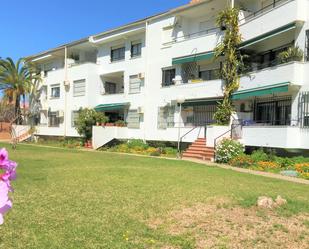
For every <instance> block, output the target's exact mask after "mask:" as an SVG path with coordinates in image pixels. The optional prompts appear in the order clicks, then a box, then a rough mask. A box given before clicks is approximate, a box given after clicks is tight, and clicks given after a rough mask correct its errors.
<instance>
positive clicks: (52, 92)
mask: <svg viewBox="0 0 309 249" xmlns="http://www.w3.org/2000/svg"><path fill="white" fill-rule="evenodd" d="M55 88H59V96H55V94H54V89H55ZM60 97H61V87H60V84H54V85H51V86H50V98H51V99H59V98H60Z"/></svg>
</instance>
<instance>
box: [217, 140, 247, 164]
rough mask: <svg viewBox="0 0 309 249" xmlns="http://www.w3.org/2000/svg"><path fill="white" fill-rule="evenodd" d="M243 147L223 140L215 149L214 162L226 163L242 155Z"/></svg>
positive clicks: (237, 143) (236, 142)
mask: <svg viewBox="0 0 309 249" xmlns="http://www.w3.org/2000/svg"><path fill="white" fill-rule="evenodd" d="M243 152H244V146H243V145H242V144H241V143H239V142H238V141H235V140H231V139H223V140H222V141H221V142H220V143H219V145H218V146H217V149H216V161H217V162H218V163H228V162H230V161H231V160H232V159H233V158H235V157H237V156H239V155H241V154H243Z"/></svg>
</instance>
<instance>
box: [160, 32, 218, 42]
mask: <svg viewBox="0 0 309 249" xmlns="http://www.w3.org/2000/svg"><path fill="white" fill-rule="evenodd" d="M219 31H220V29H219V28H211V29H207V30H202V31H199V32H195V33H191V34H188V35H183V36H179V37H176V38H173V40H172V41H170V42H166V43H164V44H163V45H164V46H168V45H172V44H174V43H177V42H181V41H185V40H189V39H193V38H198V37H201V36H206V35H209V34H215V33H217V32H219Z"/></svg>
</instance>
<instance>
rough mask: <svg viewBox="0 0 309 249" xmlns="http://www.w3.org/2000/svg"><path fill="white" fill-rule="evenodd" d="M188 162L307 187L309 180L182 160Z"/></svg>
mask: <svg viewBox="0 0 309 249" xmlns="http://www.w3.org/2000/svg"><path fill="white" fill-rule="evenodd" d="M183 160H185V161H188V162H195V163H199V164H205V165H207V166H214V167H219V168H222V169H230V170H233V171H237V172H241V173H247V174H251V175H258V176H265V177H269V178H275V179H280V180H285V181H289V182H296V183H301V184H306V185H309V180H305V179H302V178H295V177H290V176H283V175H280V174H275V173H270V172H263V171H256V170H251V169H243V168H237V167H232V166H229V165H226V164H218V163H213V162H208V161H202V160H198V159H187V158H186V159H183Z"/></svg>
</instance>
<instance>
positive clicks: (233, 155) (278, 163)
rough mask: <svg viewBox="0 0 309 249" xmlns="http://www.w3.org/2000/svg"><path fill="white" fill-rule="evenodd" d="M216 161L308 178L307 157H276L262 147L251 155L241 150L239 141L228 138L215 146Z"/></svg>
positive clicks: (308, 162) (308, 163)
mask: <svg viewBox="0 0 309 249" xmlns="http://www.w3.org/2000/svg"><path fill="white" fill-rule="evenodd" d="M216 154H217V155H219V157H218V156H217V162H218V163H229V164H230V165H231V166H233V167H238V168H247V169H252V170H258V171H266V172H272V173H278V174H282V175H287V176H293V177H300V178H304V179H308V180H309V158H305V157H293V158H288V157H278V156H276V155H274V154H273V153H265V152H264V151H263V150H262V149H260V150H256V151H254V152H253V153H252V154H251V155H247V154H245V153H244V152H243V151H242V150H241V146H240V145H239V143H237V142H234V141H232V140H229V139H225V140H223V141H222V142H221V143H220V144H219V145H218V147H217V151H216Z"/></svg>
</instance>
